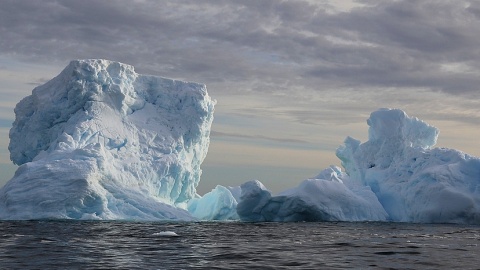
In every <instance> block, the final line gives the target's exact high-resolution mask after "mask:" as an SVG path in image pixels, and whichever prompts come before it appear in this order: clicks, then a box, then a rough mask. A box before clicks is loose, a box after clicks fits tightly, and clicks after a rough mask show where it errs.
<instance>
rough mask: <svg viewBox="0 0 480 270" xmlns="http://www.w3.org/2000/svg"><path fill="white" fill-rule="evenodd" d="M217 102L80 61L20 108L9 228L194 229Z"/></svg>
mask: <svg viewBox="0 0 480 270" xmlns="http://www.w3.org/2000/svg"><path fill="white" fill-rule="evenodd" d="M214 104H215V101H213V100H212V99H211V98H210V97H209V96H208V94H207V90H206V87H205V85H201V84H196V83H187V82H181V81H176V80H170V79H164V78H160V77H156V76H148V75H140V74H137V73H135V71H134V69H133V67H132V66H129V65H125V64H122V63H118V62H111V61H107V60H78V61H72V62H71V63H70V64H69V65H68V66H67V67H66V68H65V69H64V70H63V71H62V72H61V73H60V75H58V76H57V77H56V78H54V79H52V80H51V81H49V82H47V83H46V84H44V85H42V86H39V87H37V88H35V89H34V90H33V92H32V95H31V96H28V97H26V98H24V99H23V100H22V101H20V102H19V103H18V104H17V106H16V108H15V115H16V120H15V122H14V124H13V127H12V129H11V131H10V145H9V150H10V153H11V159H12V160H13V162H14V163H15V164H18V165H20V167H19V168H18V170H17V171H16V173H15V175H14V177H13V178H12V179H11V180H10V181H9V182H8V183H7V184H6V185H5V186H4V187H3V188H2V189H1V190H0V218H1V219H41V218H65V219H136V220H156V219H181V220H192V219H194V218H193V217H192V216H191V215H190V214H189V213H188V211H186V210H184V209H185V208H186V206H187V202H188V201H189V200H190V199H192V198H194V197H195V196H196V187H197V185H198V182H199V180H200V175H201V169H200V164H201V163H202V161H203V160H204V158H205V156H206V154H207V150H208V145H209V135H210V127H211V123H212V120H213V110H214Z"/></svg>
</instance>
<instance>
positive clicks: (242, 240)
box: [0, 221, 480, 269]
mask: <svg viewBox="0 0 480 270" xmlns="http://www.w3.org/2000/svg"><path fill="white" fill-rule="evenodd" d="M162 231H172V232H175V233H176V234H178V235H179V237H171V236H169V235H168V233H167V235H163V234H160V232H162ZM0 237H1V239H0V269H246V268H252V269H259V268H261V269H343V268H356V269H359V268H360V269H362V268H363V269H365V268H367V269H371V268H394V269H479V268H480V258H479V255H480V247H479V244H480V227H479V226H460V225H420V224H402V223H331V222H330V223H240V222H229V223H220V222H218V223H214V222H212V223H161V222H152V223H148V222H139V223H137V222H99V221H16V222H13V221H3V222H0Z"/></svg>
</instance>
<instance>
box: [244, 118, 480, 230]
mask: <svg viewBox="0 0 480 270" xmlns="http://www.w3.org/2000/svg"><path fill="white" fill-rule="evenodd" d="M367 123H368V125H369V126H370V128H369V140H368V141H367V142H365V143H361V142H360V141H358V140H355V139H353V138H351V137H347V139H346V140H345V145H344V146H341V147H340V148H339V149H338V150H337V156H338V157H339V158H340V160H341V161H342V165H343V167H344V168H345V172H342V171H341V169H340V168H338V167H335V166H332V167H330V168H328V169H326V170H324V171H323V172H322V173H321V174H320V175H319V176H317V177H315V179H308V180H306V181H304V182H303V183H301V184H300V185H299V186H298V187H296V188H293V189H290V190H287V191H285V192H282V193H281V194H279V195H277V196H272V195H271V193H270V192H269V191H268V190H267V189H266V188H265V187H264V186H263V185H262V184H261V183H260V182H258V181H250V182H247V183H245V184H243V185H242V186H241V189H242V192H241V196H240V198H239V201H238V205H237V213H238V215H239V216H240V218H241V219H242V220H245V221H311V220H341V221H359V220H373V221H384V220H389V221H399V222H422V223H472V224H480V159H479V158H476V157H473V156H469V155H467V154H465V153H462V152H459V151H456V150H452V149H445V148H433V149H432V147H433V146H434V145H435V144H436V141H437V137H438V133H439V132H438V130H437V129H436V128H435V127H432V126H430V125H428V124H427V123H425V122H423V121H421V120H419V119H417V118H412V117H409V116H407V114H406V113H405V112H403V111H401V110H398V109H380V110H378V111H375V112H373V113H372V114H371V115H370V118H369V119H368V120H367Z"/></svg>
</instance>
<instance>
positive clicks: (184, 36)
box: [0, 0, 480, 122]
mask: <svg viewBox="0 0 480 270" xmlns="http://www.w3.org/2000/svg"><path fill="white" fill-rule="evenodd" d="M363 3H364V4H365V5H364V6H362V7H359V8H354V9H352V10H350V11H349V12H337V13H332V12H330V10H331V7H330V6H329V5H328V4H327V3H324V2H319V3H318V4H312V3H310V2H307V1H279V0H265V1H253V0H250V1H229V0H222V1H194V0H175V1H173V0H172V1H161V2H159V1H148V0H146V1H129V0H128V1H127V0H115V1H94V0H84V1H73V0H70V1H69V0H66V1H26V0H3V1H2V8H1V9H0V25H1V26H2V27H0V36H1V39H0V52H1V53H2V54H6V55H14V56H15V57H17V58H21V59H24V60H26V61H37V62H42V61H48V62H55V63H63V64H66V63H67V62H68V61H69V60H70V59H74V58H107V59H113V60H118V61H122V62H126V63H129V64H133V65H135V66H136V68H137V70H138V71H140V72H146V73H153V74H158V75H162V76H168V77H173V78H182V79H188V80H194V81H199V82H203V83H206V84H207V85H209V86H213V88H214V89H213V90H214V91H217V93H224V94H226V93H238V92H242V91H254V92H255V91H257V92H275V93H287V94H288V95H289V96H295V95H298V96H301V90H300V89H309V91H317V92H323V91H324V90H325V89H340V90H341V89H345V91H349V89H357V90H358V91H362V89H369V88H372V89H377V90H381V89H382V88H392V87H395V88H399V89H401V90H402V91H405V92H406V93H408V92H409V93H410V94H411V95H415V90H414V89H418V88H423V89H427V90H430V91H441V92H444V93H447V94H453V95H458V94H460V95H464V96H465V97H466V98H472V97H474V98H478V97H479V90H480V89H479V85H480V77H479V76H478V73H479V72H480V61H479V60H480V36H479V35H477V34H476V33H477V31H476V29H480V15H479V14H480V5H479V4H478V2H476V1H456V0H450V1H447V0H440V1H437V0H435V1H433V0H427V1H425V0H422V1H420V0H405V1H373V2H371V1H370V2H369V1H364V2H363ZM245 82H248V83H247V84H246V83H245ZM240 83H241V84H240ZM226 84H227V85H229V86H228V87H224V86H225V85H226ZM220 85H221V86H222V87H223V88H221V89H220V88H215V87H219V86H220ZM246 85H247V86H246ZM245 86H246V87H245ZM292 87H293V88H294V89H295V91H292V90H291V89H292ZM210 88H211V87H210ZM290 111H291V112H292V113H294V114H295V115H298V114H302V115H303V112H302V113H300V111H301V110H290ZM285 112H286V113H288V112H289V111H288V110H287V111H285ZM307 117H308V116H307ZM307 122H308V120H307Z"/></svg>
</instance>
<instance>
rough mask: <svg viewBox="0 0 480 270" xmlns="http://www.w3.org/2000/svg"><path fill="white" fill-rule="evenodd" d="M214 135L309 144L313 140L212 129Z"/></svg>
mask: <svg viewBox="0 0 480 270" xmlns="http://www.w3.org/2000/svg"><path fill="white" fill-rule="evenodd" d="M210 135H211V136H212V137H230V138H237V139H253V140H267V141H272V142H276V143H294V144H308V143H311V142H307V141H305V140H298V139H283V138H273V137H268V136H264V135H244V134H238V133H235V134H234V133H227V132H220V131H212V132H211V134H210Z"/></svg>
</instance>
